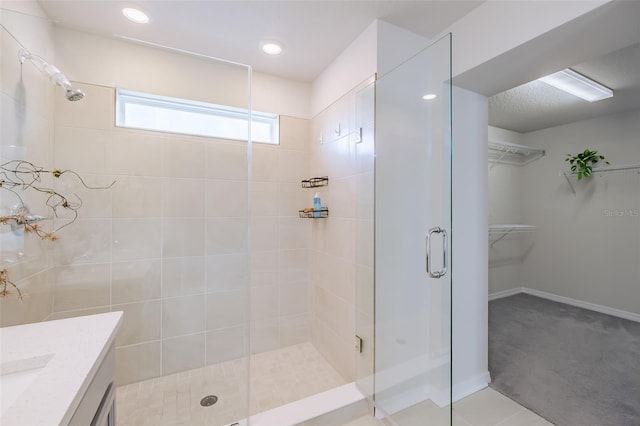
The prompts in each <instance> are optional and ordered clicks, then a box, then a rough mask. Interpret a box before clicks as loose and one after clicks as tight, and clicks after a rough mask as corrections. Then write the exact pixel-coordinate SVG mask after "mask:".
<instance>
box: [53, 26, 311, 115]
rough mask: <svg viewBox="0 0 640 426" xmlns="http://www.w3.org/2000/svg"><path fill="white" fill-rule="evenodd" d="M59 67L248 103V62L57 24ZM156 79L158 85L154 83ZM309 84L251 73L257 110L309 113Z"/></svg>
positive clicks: (86, 78)
mask: <svg viewBox="0 0 640 426" xmlns="http://www.w3.org/2000/svg"><path fill="white" fill-rule="evenodd" d="M56 44H57V45H58V46H60V49H58V50H59V55H58V57H59V59H58V60H59V62H60V64H59V67H60V68H61V69H64V70H65V72H66V73H67V77H69V79H70V80H72V81H82V82H85V83H90V84H98V85H105V86H110V87H122V88H125V89H132V90H133V88H136V89H135V90H139V91H147V92H151V93H157V92H158V90H159V87H158V86H160V90H161V91H162V93H159V94H162V95H165V96H174V97H182V98H186V99H193V100H199V101H203V102H215V103H219V104H222V105H230V106H235V107H239V108H247V105H248V99H249V92H248V86H247V76H248V68H247V67H245V66H240V65H232V64H230V63H227V62H223V61H217V60H207V59H204V58H201V57H195V56H192V55H188V54H181V53H176V52H174V51H171V50H163V49H158V48H154V47H149V46H145V45H142V44H136V43H132V42H128V41H123V40H119V39H115V38H108V37H102V36H97V35H93V34H88V33H83V32H79V31H74V30H70V29H67V28H60V27H58V28H56ZM159 82H160V83H161V84H160V85H159V84H158V83H159ZM310 93H311V85H310V84H308V83H301V82H297V81H292V80H287V79H283V78H280V77H276V76H271V75H267V74H262V73H254V74H253V81H252V107H253V109H254V110H256V111H263V112H272V113H277V114H282V115H288V116H293V117H302V118H308V117H309V99H310Z"/></svg>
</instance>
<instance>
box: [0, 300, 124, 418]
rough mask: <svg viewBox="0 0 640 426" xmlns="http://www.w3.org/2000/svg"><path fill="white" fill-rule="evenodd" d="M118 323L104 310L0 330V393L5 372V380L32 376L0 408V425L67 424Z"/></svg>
mask: <svg viewBox="0 0 640 426" xmlns="http://www.w3.org/2000/svg"><path fill="white" fill-rule="evenodd" d="M121 321H122V312H109V313H106V314H99V315H89V316H84V317H77V318H69V319H63V320H57V321H45V322H39V323H33V324H25V325H19V326H15V327H4V328H0V365H1V366H2V370H3V371H2V372H1V373H2V375H3V376H0V393H1V392H3V389H2V387H3V386H2V380H3V379H2V377H4V375H5V374H7V376H6V378H7V380H9V378H10V376H11V374H8V373H12V372H14V371H15V372H22V371H25V374H30V373H29V371H32V372H34V373H33V379H30V380H32V381H31V383H30V384H29V385H28V387H26V389H25V390H24V391H23V392H22V393H20V394H19V396H18V397H17V398H16V399H15V401H13V402H12V403H11V404H10V405H9V407H2V412H3V413H4V414H3V415H2V417H1V418H0V424H2V425H3V426H9V425H32V426H33V425H59V424H62V425H64V424H67V423H68V422H69V420H70V419H71V417H72V416H73V414H74V412H75V410H76V408H77V407H78V404H79V403H80V401H81V399H82V397H83V395H84V393H85V391H86V390H87V388H88V387H89V385H90V383H91V379H92V378H93V376H94V375H95V373H96V371H97V369H98V367H99V366H100V364H101V362H102V360H103V359H104V357H105V356H106V354H107V352H108V350H109V348H110V346H111V343H112V342H113V341H114V339H115V336H116V331H117V330H118V328H119V326H120V323H121ZM30 369H31V370H30ZM20 374H22V373H20ZM6 383H7V384H6V385H5V391H6V388H7V387H9V385H8V382H6ZM3 399H4V398H3ZM11 399H13V398H11Z"/></svg>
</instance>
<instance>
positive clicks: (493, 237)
mask: <svg viewBox="0 0 640 426" xmlns="http://www.w3.org/2000/svg"><path fill="white" fill-rule="evenodd" d="M535 230H536V227H535V226H533V225H520V224H506V225H489V246H490V247H493V245H494V244H495V243H497V242H498V241H501V240H503V239H504V238H506V237H507V236H508V235H513V234H523V233H529V232H533V231H535Z"/></svg>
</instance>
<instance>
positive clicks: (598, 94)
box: [538, 68, 613, 102]
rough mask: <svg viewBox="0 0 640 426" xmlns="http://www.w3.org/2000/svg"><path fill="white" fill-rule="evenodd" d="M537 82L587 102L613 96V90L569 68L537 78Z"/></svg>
mask: <svg viewBox="0 0 640 426" xmlns="http://www.w3.org/2000/svg"><path fill="white" fill-rule="evenodd" d="M538 81H542V82H543V83H547V84H548V85H550V86H553V87H555V88H557V89H560V90H564V91H565V92H567V93H571V94H572V95H574V96H577V97H579V98H582V99H584V100H585V101H589V102H595V101H599V100H602V99H607V98H610V97H612V96H613V90H611V89H609V88H608V87H605V86H603V85H602V84H600V83H598V82H597V81H593V80H591V79H590V78H587V77H585V76H584V75H582V74H579V73H577V72H575V71H574V70H572V69H570V68H567V69H564V70H562V71H558V72H556V73H553V74H550V75H547V76H545V77H542V78H539V79H538Z"/></svg>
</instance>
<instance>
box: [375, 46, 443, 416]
mask: <svg viewBox="0 0 640 426" xmlns="http://www.w3.org/2000/svg"><path fill="white" fill-rule="evenodd" d="M450 43H451V39H450V36H446V37H444V38H442V39H440V40H439V41H437V42H436V43H434V44H432V45H431V46H430V47H428V48H426V49H425V50H423V51H421V52H420V53H418V54H417V55H416V56H414V57H413V58H411V59H410V60H408V61H407V62H405V63H403V64H402V65H400V66H399V67H397V68H396V69H394V70H393V71H391V72H390V73H389V74H386V75H384V76H382V77H381V78H379V79H378V81H377V83H376V94H375V97H376V101H375V104H376V113H375V403H376V410H378V411H377V414H378V415H379V416H380V415H382V416H385V417H386V418H387V419H388V420H390V421H391V422H392V423H395V424H412V425H419V424H422V422H423V420H422V419H423V416H420V414H419V413H420V412H422V411H423V410H427V409H429V410H431V412H432V413H433V412H434V411H433V410H436V411H437V412H438V413H439V416H441V419H440V422H441V423H443V424H444V423H449V419H450V415H449V413H450V410H449V408H448V407H447V408H441V409H439V408H438V407H446V406H448V405H449V403H450V388H451V386H450V377H451V376H450V374H451V363H450V355H451V352H450V342H451V327H450V324H451V322H450V317H451V297H450V294H451V270H450V262H449V254H448V251H449V242H450V241H451V239H450V238H451V235H450V229H451V45H450ZM428 257H429V258H428ZM447 269H448V270H447ZM416 416H417V417H416Z"/></svg>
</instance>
